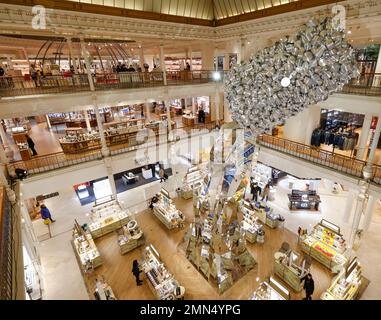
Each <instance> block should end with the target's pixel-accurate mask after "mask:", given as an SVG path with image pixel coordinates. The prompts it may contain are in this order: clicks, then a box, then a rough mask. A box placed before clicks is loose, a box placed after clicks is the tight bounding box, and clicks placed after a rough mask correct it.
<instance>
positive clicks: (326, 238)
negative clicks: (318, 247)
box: [322, 229, 334, 246]
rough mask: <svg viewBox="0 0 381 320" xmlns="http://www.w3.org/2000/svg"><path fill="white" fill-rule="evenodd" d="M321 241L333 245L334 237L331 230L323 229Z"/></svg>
mask: <svg viewBox="0 0 381 320" xmlns="http://www.w3.org/2000/svg"><path fill="white" fill-rule="evenodd" d="M322 242H324V243H326V244H328V245H329V246H333V243H334V237H333V234H332V232H330V231H329V230H327V229H324V231H323V238H322Z"/></svg>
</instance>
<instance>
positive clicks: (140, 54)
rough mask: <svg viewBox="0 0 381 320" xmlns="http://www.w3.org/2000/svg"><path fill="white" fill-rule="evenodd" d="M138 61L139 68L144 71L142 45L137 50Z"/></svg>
mask: <svg viewBox="0 0 381 320" xmlns="http://www.w3.org/2000/svg"><path fill="white" fill-rule="evenodd" d="M139 60H140V61H139V62H140V68H142V71H144V62H145V61H144V51H143V46H140V52H139Z"/></svg>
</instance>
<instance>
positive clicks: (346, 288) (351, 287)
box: [321, 258, 363, 300]
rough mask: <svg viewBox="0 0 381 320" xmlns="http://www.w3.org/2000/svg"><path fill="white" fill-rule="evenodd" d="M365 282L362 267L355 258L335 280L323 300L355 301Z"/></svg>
mask: <svg viewBox="0 0 381 320" xmlns="http://www.w3.org/2000/svg"><path fill="white" fill-rule="evenodd" d="M362 281H363V276H362V267H361V265H360V264H359V262H358V261H357V258H354V259H353V260H352V261H351V262H350V263H349V264H348V266H347V267H346V268H343V269H342V270H341V271H340V273H339V274H338V275H337V276H336V277H335V278H334V279H333V281H332V283H331V285H330V287H329V288H328V289H327V291H326V292H324V293H323V294H322V295H321V299H322V300H355V299H357V298H358V294H359V290H360V287H361V283H362Z"/></svg>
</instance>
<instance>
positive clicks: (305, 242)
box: [299, 219, 347, 273]
mask: <svg viewBox="0 0 381 320" xmlns="http://www.w3.org/2000/svg"><path fill="white" fill-rule="evenodd" d="M299 241H300V245H301V249H302V251H303V252H305V253H307V254H309V255H310V256H311V257H312V258H314V259H316V260H317V261H319V262H320V263H321V264H323V265H324V266H326V267H327V268H329V269H330V270H331V271H332V272H333V273H338V272H339V271H340V270H341V269H342V268H343V267H344V265H345V264H346V262H347V258H346V257H345V255H344V253H345V251H346V245H345V240H344V239H343V236H342V234H341V233H340V228H339V227H338V226H336V225H335V224H333V223H331V222H329V221H327V220H324V219H323V220H321V221H320V222H319V223H318V224H317V225H316V226H314V227H313V229H312V231H311V232H310V233H309V234H308V235H302V236H301V237H300V239H299Z"/></svg>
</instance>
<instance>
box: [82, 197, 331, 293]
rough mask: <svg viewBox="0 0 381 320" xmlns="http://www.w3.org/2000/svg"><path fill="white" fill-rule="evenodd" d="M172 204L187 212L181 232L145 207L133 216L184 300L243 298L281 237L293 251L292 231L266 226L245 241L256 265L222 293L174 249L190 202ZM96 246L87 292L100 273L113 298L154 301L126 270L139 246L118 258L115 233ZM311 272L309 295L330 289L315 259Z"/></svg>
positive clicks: (265, 270)
mask: <svg viewBox="0 0 381 320" xmlns="http://www.w3.org/2000/svg"><path fill="white" fill-rule="evenodd" d="M175 203H176V205H177V207H178V209H180V210H181V211H183V212H184V214H185V216H186V227H185V228H184V229H183V230H179V231H169V230H167V229H166V228H165V226H164V225H163V224H162V223H161V222H160V221H159V220H158V219H157V218H156V217H155V216H154V215H153V214H152V213H151V212H150V210H146V211H144V212H142V213H140V214H139V215H138V216H137V220H138V222H139V224H140V226H141V227H142V229H143V231H144V233H145V236H146V240H147V244H153V245H154V246H155V247H156V249H157V250H158V252H159V253H160V255H161V259H162V260H163V262H164V263H165V264H166V266H167V267H168V269H169V270H170V271H171V272H172V273H173V274H174V276H175V278H176V279H177V280H178V281H179V283H180V284H181V285H182V286H184V287H185V288H186V295H185V299H201V300H207V299H232V300H236V299H240V300H241V299H248V298H250V296H251V295H252V293H253V291H254V290H255V289H256V288H257V287H258V285H259V283H260V282H261V281H263V280H264V279H265V278H266V277H268V276H270V275H271V274H272V273H273V257H274V253H275V252H276V251H277V250H278V249H279V248H280V246H281V244H282V242H283V241H287V242H289V243H290V245H291V247H292V248H293V249H294V250H296V251H298V250H297V249H298V247H297V236H296V235H295V234H293V233H291V232H290V231H288V230H287V229H284V228H281V229H275V230H272V229H270V228H268V227H267V226H266V227H265V231H266V236H265V237H266V241H265V243H264V244H262V245H261V244H249V243H248V249H249V251H250V252H251V254H252V255H253V257H254V258H255V259H256V261H257V263H258V264H257V265H256V267H255V268H254V269H253V270H251V271H250V272H248V273H247V274H246V275H245V276H244V277H242V278H241V279H240V280H239V281H237V282H236V283H235V284H234V285H233V287H231V288H230V289H228V290H227V291H226V292H225V293H224V294H222V295H219V294H218V292H217V290H216V288H214V287H213V286H212V285H211V284H210V283H208V281H207V280H206V279H205V278H204V277H203V276H202V275H201V273H199V272H198V271H197V270H196V268H195V267H194V266H193V265H192V264H191V263H190V262H189V261H188V260H187V259H186V257H185V254H184V253H183V251H182V250H180V248H179V245H180V244H181V242H182V241H183V237H184V234H185V232H186V230H187V228H188V226H189V223H191V222H192V220H193V214H192V210H193V209H192V200H183V199H176V200H175ZM96 244H97V247H98V249H99V251H100V253H101V256H102V258H103V265H102V266H101V267H99V268H97V269H96V270H95V272H94V274H93V275H92V276H91V277H90V278H89V279H86V281H85V283H86V284H87V287H88V289H89V292H92V286H93V283H94V279H95V277H96V276H99V275H103V276H105V278H106V280H107V281H108V283H109V284H110V285H111V287H112V289H113V290H114V293H115V294H116V296H117V298H118V299H131V300H133V299H154V295H153V294H152V292H151V291H150V289H149V287H148V284H147V283H146V280H145V279H144V278H143V280H144V283H143V285H142V286H139V287H137V286H136V284H135V278H134V276H133V275H132V273H131V268H132V261H133V260H134V259H137V260H140V259H141V255H142V249H143V248H144V246H143V247H141V248H137V249H135V250H134V251H132V252H129V253H127V254H126V255H124V256H122V255H120V254H119V247H118V244H117V236H116V234H115V233H112V234H109V235H107V236H104V237H102V238H99V239H97V240H96ZM311 273H312V275H313V278H314V279H315V293H314V295H313V298H314V299H319V298H320V295H321V294H322V293H323V291H325V290H326V289H327V288H328V287H329V285H330V282H331V280H332V278H333V275H332V274H331V273H330V271H329V270H328V269H327V268H325V267H324V266H322V265H321V264H319V263H318V262H317V261H315V260H313V263H312V268H311ZM289 289H290V288H289ZM290 293H291V298H292V299H301V298H302V297H303V293H295V292H293V291H292V289H290Z"/></svg>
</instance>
